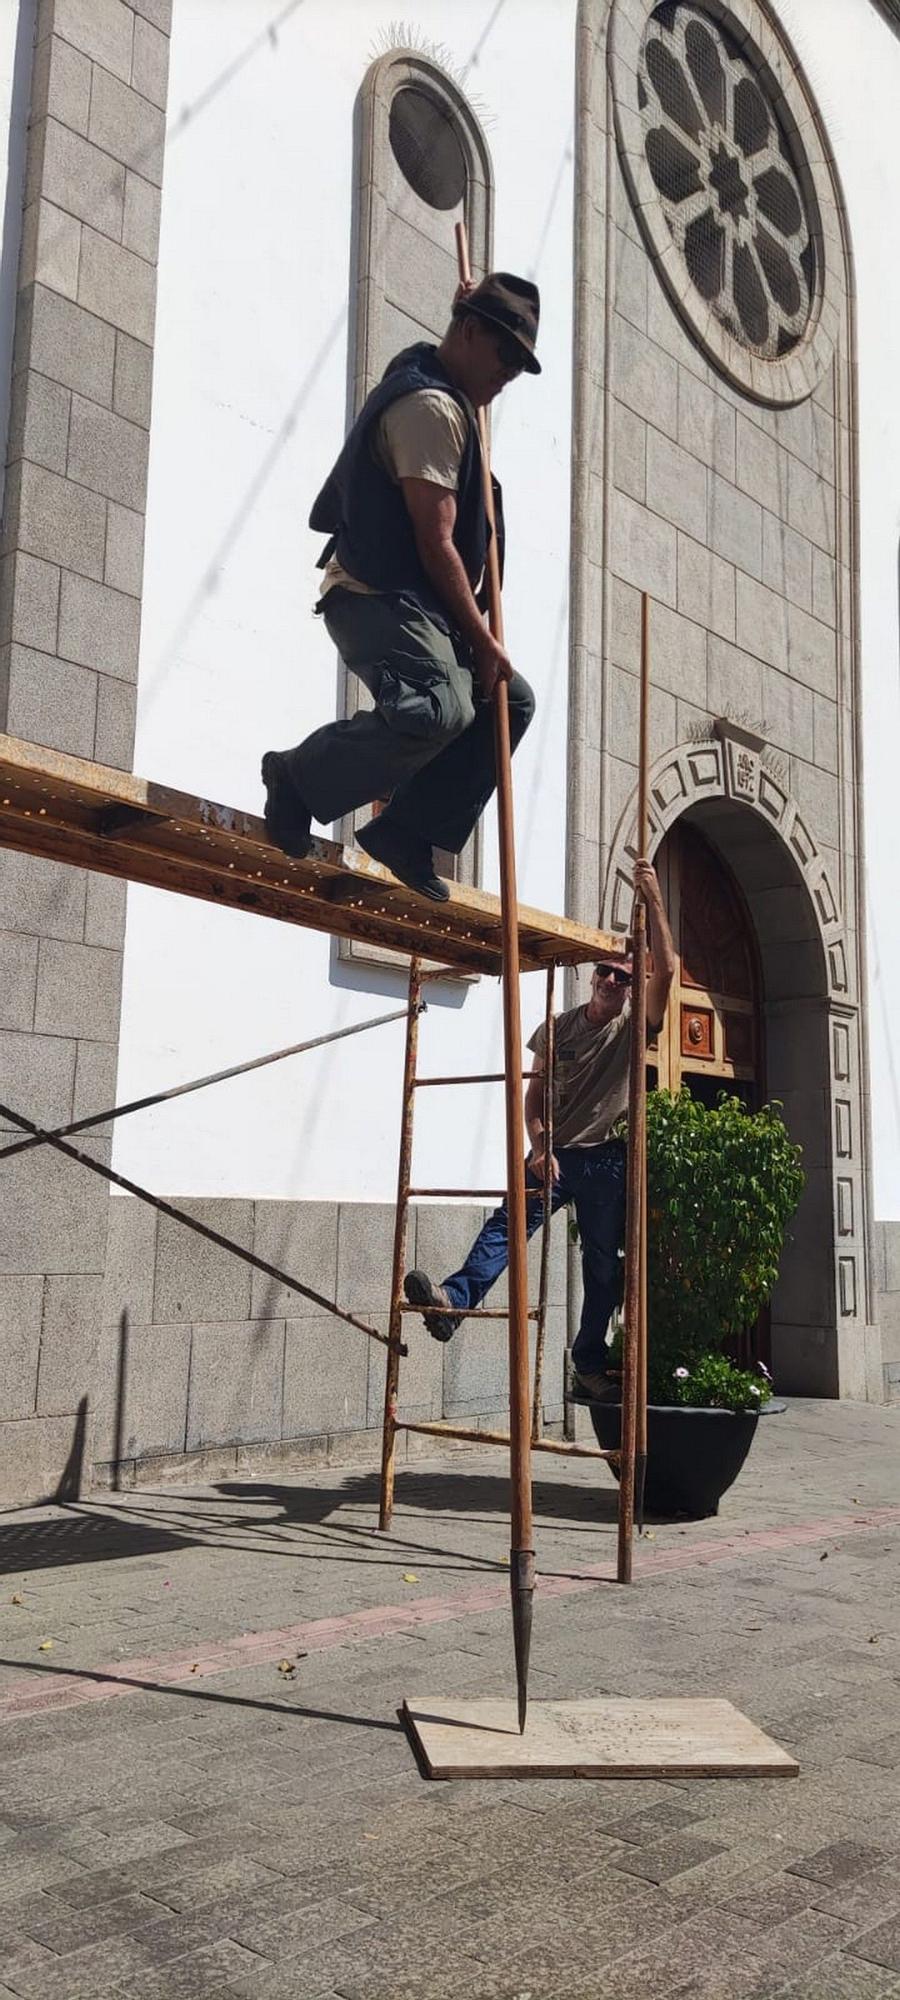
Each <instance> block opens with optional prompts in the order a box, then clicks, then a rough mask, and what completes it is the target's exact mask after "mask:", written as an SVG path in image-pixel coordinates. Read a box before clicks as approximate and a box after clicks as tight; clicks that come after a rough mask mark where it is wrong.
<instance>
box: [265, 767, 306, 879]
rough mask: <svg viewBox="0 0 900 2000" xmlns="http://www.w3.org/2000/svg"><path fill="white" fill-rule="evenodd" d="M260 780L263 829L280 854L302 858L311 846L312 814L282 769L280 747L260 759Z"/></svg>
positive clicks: (303, 858)
mask: <svg viewBox="0 0 900 2000" xmlns="http://www.w3.org/2000/svg"><path fill="white" fill-rule="evenodd" d="M262 781H263V784H264V785H265V788H266V803H265V810H264V815H263V816H264V818H265V822H266V832H267V834H268V836H269V839H270V840H271V841H272V842H274V845H275V846H276V847H280V848H281V851H282V854H289V855H290V856H291V858H292V860H294V861H305V859H306V856H307V854H308V853H309V850H310V848H311V846H312V835H311V834H310V830H309V823H310V820H311V819H312V814H311V812H310V810H309V807H308V806H307V805H306V804H305V802H304V800H303V799H301V797H300V793H299V792H298V790H297V788H296V786H295V784H294V783H293V780H292V779H291V777H290V775H289V773H288V772H287V770H286V769H285V762H284V757H283V755H282V753H281V751H280V750H267V751H266V754H265V756H264V758H263V760H262Z"/></svg>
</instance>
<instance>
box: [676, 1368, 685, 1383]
mask: <svg viewBox="0 0 900 2000" xmlns="http://www.w3.org/2000/svg"><path fill="white" fill-rule="evenodd" d="M687 1378H688V1371H687V1369H686V1368H676V1370H675V1380H676V1382H686V1381H687Z"/></svg>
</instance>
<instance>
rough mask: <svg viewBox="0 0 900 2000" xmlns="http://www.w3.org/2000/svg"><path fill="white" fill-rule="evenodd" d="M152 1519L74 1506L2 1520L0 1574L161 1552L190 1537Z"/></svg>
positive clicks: (61, 1567) (192, 1537)
mask: <svg viewBox="0 0 900 2000" xmlns="http://www.w3.org/2000/svg"><path fill="white" fill-rule="evenodd" d="M195 1539H196V1537H195V1536H193V1535H190V1534H176V1533H173V1531H172V1529H171V1528H167V1527H164V1526H162V1525H160V1526H159V1527H157V1526H156V1525H155V1523H154V1522H152V1521H140V1522H138V1521H132V1520H121V1519H120V1518H118V1516H117V1515H116V1514H114V1513H111V1514H93V1513H92V1514H83V1513H81V1512H80V1511H79V1512H77V1513H76V1512H73V1513H71V1514H66V1515H64V1516H63V1518H62V1519H61V1520H60V1519H59V1518H58V1516H54V1517H53V1518H52V1519H49V1520H43V1521H42V1520H30V1521H16V1522H11V1523H10V1524H9V1526H8V1527H4V1526H3V1524H2V1522H0V1576H10V1575H12V1574H15V1573H16V1572H18V1571H20V1570H36V1569H63V1568H65V1567H66V1566H67V1565H69V1564H71V1563H94V1562H107V1561H121V1560H122V1559H123V1558H125V1557H128V1556H146V1555H161V1554H163V1553H164V1552H165V1551H166V1550H168V1549H181V1548H184V1547H185V1546H186V1545H187V1544H188V1543H190V1542H192V1541H194V1540H195Z"/></svg>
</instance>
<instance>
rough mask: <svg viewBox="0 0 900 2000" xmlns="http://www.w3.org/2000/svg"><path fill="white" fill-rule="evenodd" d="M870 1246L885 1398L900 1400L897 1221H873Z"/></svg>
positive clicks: (899, 1240) (899, 1233)
mask: <svg viewBox="0 0 900 2000" xmlns="http://www.w3.org/2000/svg"><path fill="white" fill-rule="evenodd" d="M872 1249H873V1263H874V1267H875V1285H876V1298H877V1305H878V1314H877V1317H878V1324H879V1328H880V1332H881V1359H882V1366H883V1371H884V1400H885V1402H886V1403H900V1222H876V1224H875V1230H874V1242H873V1246H872Z"/></svg>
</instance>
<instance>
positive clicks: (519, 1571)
mask: <svg viewBox="0 0 900 2000" xmlns="http://www.w3.org/2000/svg"><path fill="white" fill-rule="evenodd" d="M509 1583H510V1593H511V1596H512V1615H513V1646H514V1648H515V1655H516V1688H517V1691H518V1710H519V1735H520V1736H524V1734H525V1717H526V1714H527V1710H528V1658H529V1654H530V1652H531V1615H532V1611H533V1609H534V1555H533V1552H532V1550H531V1549H513V1550H512V1552H511V1555H510V1576H509Z"/></svg>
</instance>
